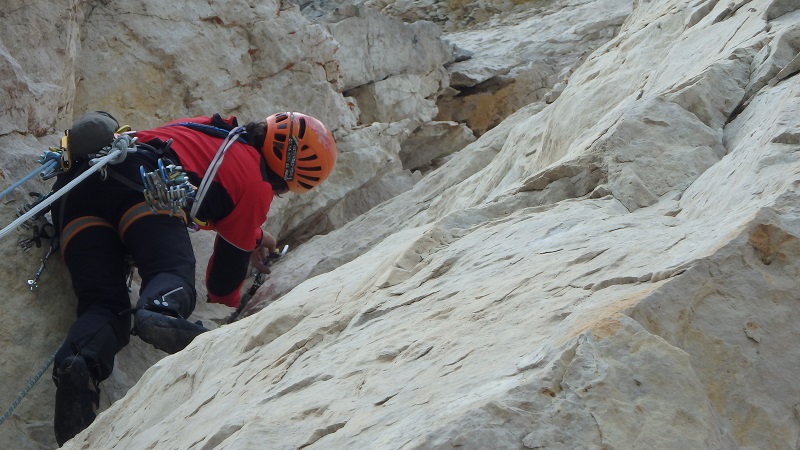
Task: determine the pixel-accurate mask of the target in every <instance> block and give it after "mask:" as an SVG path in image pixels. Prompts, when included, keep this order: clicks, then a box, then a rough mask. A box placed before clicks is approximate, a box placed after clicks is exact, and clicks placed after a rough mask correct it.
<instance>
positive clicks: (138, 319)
mask: <svg viewBox="0 0 800 450" xmlns="http://www.w3.org/2000/svg"><path fill="white" fill-rule="evenodd" d="M206 331H208V329H207V328H205V327H204V326H203V325H201V324H200V323H192V322H189V321H188V320H185V319H181V318H179V317H172V316H167V315H164V314H159V313H157V312H154V311H150V310H147V309H139V310H137V311H136V312H135V313H134V315H133V334H135V335H137V336H139V338H140V339H141V340H143V341H145V342H147V343H148V344H150V345H152V346H153V347H155V348H157V349H159V350H163V351H165V352H167V353H170V354H172V353H177V352H179V351H181V350H183V349H184V348H185V347H186V346H187V345H189V343H191V342H192V341H193V340H194V338H195V337H197V336H198V335H200V334H202V333H205V332H206Z"/></svg>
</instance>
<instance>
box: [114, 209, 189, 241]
mask: <svg viewBox="0 0 800 450" xmlns="http://www.w3.org/2000/svg"><path fill="white" fill-rule="evenodd" d="M170 213H171V212H170V210H168V209H159V210H157V211H153V210H152V209H150V207H149V206H147V203H145V202H141V203H137V204H136V205H133V206H132V207H131V208H130V209H129V210H127V211H125V214H123V215H122V218H121V219H120V220H119V226H118V227H117V229H118V230H119V236H120V237H123V236H125V232H126V231H128V228H129V227H130V226H131V225H133V223H134V222H136V221H137V220H139V219H141V218H142V217H146V216H154V215H163V216H168V215H170ZM172 215H173V216H175V217H177V218H179V219H181V220H182V221H183V223H184V224H186V213H185V212H183V211H182V210H181V211H178V212H176V213H174V214H172Z"/></svg>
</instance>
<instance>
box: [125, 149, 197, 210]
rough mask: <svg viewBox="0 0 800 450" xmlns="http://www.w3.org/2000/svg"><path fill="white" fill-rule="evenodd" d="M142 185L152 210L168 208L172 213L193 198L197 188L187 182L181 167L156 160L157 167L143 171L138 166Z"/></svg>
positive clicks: (183, 206) (187, 178) (185, 205)
mask: <svg viewBox="0 0 800 450" xmlns="http://www.w3.org/2000/svg"><path fill="white" fill-rule="evenodd" d="M139 173H140V175H141V177H142V184H143V185H144V191H143V193H144V199H145V201H146V202H147V205H148V206H149V207H150V209H151V210H152V211H153V212H157V211H159V210H164V209H166V210H168V211H170V215H173V214H175V213H177V212H178V211H180V210H181V209H183V208H186V207H187V206H188V205H189V203H190V202H192V201H193V200H194V198H195V193H196V192H197V188H195V187H194V186H193V185H192V184H191V183H189V177H188V176H187V175H186V173H185V172H184V171H183V167H181V166H176V165H174V164H169V165H166V166H165V165H164V161H163V160H161V159H159V160H158V169H156V170H154V171H152V172H145V170H144V167H141V166H140V167H139Z"/></svg>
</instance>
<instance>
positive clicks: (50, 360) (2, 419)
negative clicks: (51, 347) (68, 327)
mask: <svg viewBox="0 0 800 450" xmlns="http://www.w3.org/2000/svg"><path fill="white" fill-rule="evenodd" d="M56 353H58V350H56V351H55V352H53V354H52V355H51V356H50V358H48V360H47V361H46V362H45V363H44V365H43V366H42V368H41V369H39V371H38V372H36V375H34V377H33V378H31V380H30V381H28V384H26V385H25V388H23V389H22V392H20V393H19V395H18V396H17V398H16V399H15V400H14V402H13V403H12V404H11V406H10V407H9V408H8V409H7V410H6V413H5V414H3V416H2V417H0V426H2V425H3V423H4V422H5V421H6V419H8V418H9V417H11V413H13V412H14V409H15V408H16V407H17V406H19V404H20V402H22V399H23V398H25V396H26V395H27V394H28V392H29V391H30V390H31V389H33V385H35V384H36V382H37V381H39V378H41V377H42V375H44V372H45V371H46V370H47V368H48V367H50V364H53V361H55V359H56Z"/></svg>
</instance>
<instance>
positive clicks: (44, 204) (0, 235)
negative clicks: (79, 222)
mask: <svg viewBox="0 0 800 450" xmlns="http://www.w3.org/2000/svg"><path fill="white" fill-rule="evenodd" d="M120 152H121V150H119V149H115V150H112V151H111V152H110V153H109V154H108V155H106V156H103V157H102V158H100V159H97V160H94V161H97V162H96V163H95V164H94V165H93V166H92V167H90V168H89V169H88V170H87V171H86V172H84V173H82V174H80V176H78V177H76V178H75V179H74V180H72V181H70V182H69V183H67V185H66V186H64V187H63V188H61V189H59V190H58V191H56V192H54V193H53V194H52V195H50V196H49V197H47V199H45V200H43V201H42V202H41V203H39V204H37V205H36V206H35V207H33V208H31V210H30V211H28V212H26V213H25V214H23V215H21V216H19V218H17V220H15V221H13V222H11V224H9V225H8V226H7V227H5V228H3V229H2V230H0V239H2V238H4V237H5V236H6V235H7V234H8V233H10V232H11V231H13V230H14V229H15V228H17V227H18V226H20V225H21V224H22V223H23V222H25V221H26V220H28V219H30V218H31V217H33V216H35V215H37V214H39V213H40V212H41V211H42V210H44V209H45V208H46V207H48V206H50V204H51V203H53V202H54V201H56V200H58V199H59V198H61V196H62V195H64V194H66V193H67V192H69V190H70V189H72V188H74V187H75V186H76V185H77V184H78V183H80V182H81V181H83V180H84V179H85V178H87V177H88V176H90V175H91V174H93V173H95V172H97V171H98V170H100V169H101V168H102V167H103V166H105V165H106V164H108V163H109V162H111V161H112V160H113V159H114V158H116V157H117V155H118V154H119V153H120Z"/></svg>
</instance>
